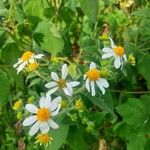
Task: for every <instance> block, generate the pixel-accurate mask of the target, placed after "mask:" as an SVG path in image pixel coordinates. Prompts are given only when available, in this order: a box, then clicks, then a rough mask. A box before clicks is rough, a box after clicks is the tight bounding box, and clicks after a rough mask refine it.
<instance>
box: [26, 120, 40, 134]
mask: <svg viewBox="0 0 150 150" xmlns="http://www.w3.org/2000/svg"><path fill="white" fill-rule="evenodd" d="M39 128H40V124H39V122H38V121H37V122H36V123H35V124H34V125H33V126H32V127H31V129H30V131H29V135H31V136H32V135H34V134H35V133H37V132H38V130H39Z"/></svg>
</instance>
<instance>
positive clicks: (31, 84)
mask: <svg viewBox="0 0 150 150" xmlns="http://www.w3.org/2000/svg"><path fill="white" fill-rule="evenodd" d="M40 82H41V79H40V78H36V79H33V80H32V81H31V83H30V84H29V86H28V87H31V86H33V85H36V84H38V83H40Z"/></svg>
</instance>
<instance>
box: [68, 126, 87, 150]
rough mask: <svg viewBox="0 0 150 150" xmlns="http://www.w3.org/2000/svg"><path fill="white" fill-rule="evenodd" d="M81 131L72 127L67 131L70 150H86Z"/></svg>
mask: <svg viewBox="0 0 150 150" xmlns="http://www.w3.org/2000/svg"><path fill="white" fill-rule="evenodd" d="M82 132H83V130H81V129H79V128H77V127H76V126H72V127H71V128H70V130H69V135H68V138H67V142H68V144H69V146H70V147H71V149H72V150H87V149H88V146H87V144H86V143H85V141H84V137H83V136H84V134H83V133H82Z"/></svg>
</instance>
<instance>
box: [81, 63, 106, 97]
mask: <svg viewBox="0 0 150 150" xmlns="http://www.w3.org/2000/svg"><path fill="white" fill-rule="evenodd" d="M84 80H86V84H85V86H86V89H87V90H88V92H91V93H92V96H95V84H96V85H97V86H98V87H99V89H100V90H101V91H102V94H103V95H104V94H105V88H108V87H109V83H108V82H107V80H106V79H104V78H101V72H100V71H99V70H98V69H96V64H95V63H94V62H91V64H90V69H89V70H88V72H87V73H86V74H85V75H84Z"/></svg>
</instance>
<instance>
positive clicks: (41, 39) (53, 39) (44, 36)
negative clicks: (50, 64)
mask: <svg viewBox="0 0 150 150" xmlns="http://www.w3.org/2000/svg"><path fill="white" fill-rule="evenodd" d="M52 28H54V27H53V25H52V24H50V23H49V22H48V21H43V22H40V23H39V24H38V26H37V28H36V30H35V32H34V39H35V42H36V43H37V44H38V45H39V46H40V47H41V48H42V49H43V50H45V51H46V52H49V53H51V54H52V55H56V54H57V53H59V52H61V51H62V49H63V46H64V41H63V40H62V38H61V37H60V34H59V33H58V31H56V28H55V31H53V32H54V33H52V32H51V29H52ZM56 32H57V33H56ZM56 35H57V36H56ZM58 35H59V36H58Z"/></svg>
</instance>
